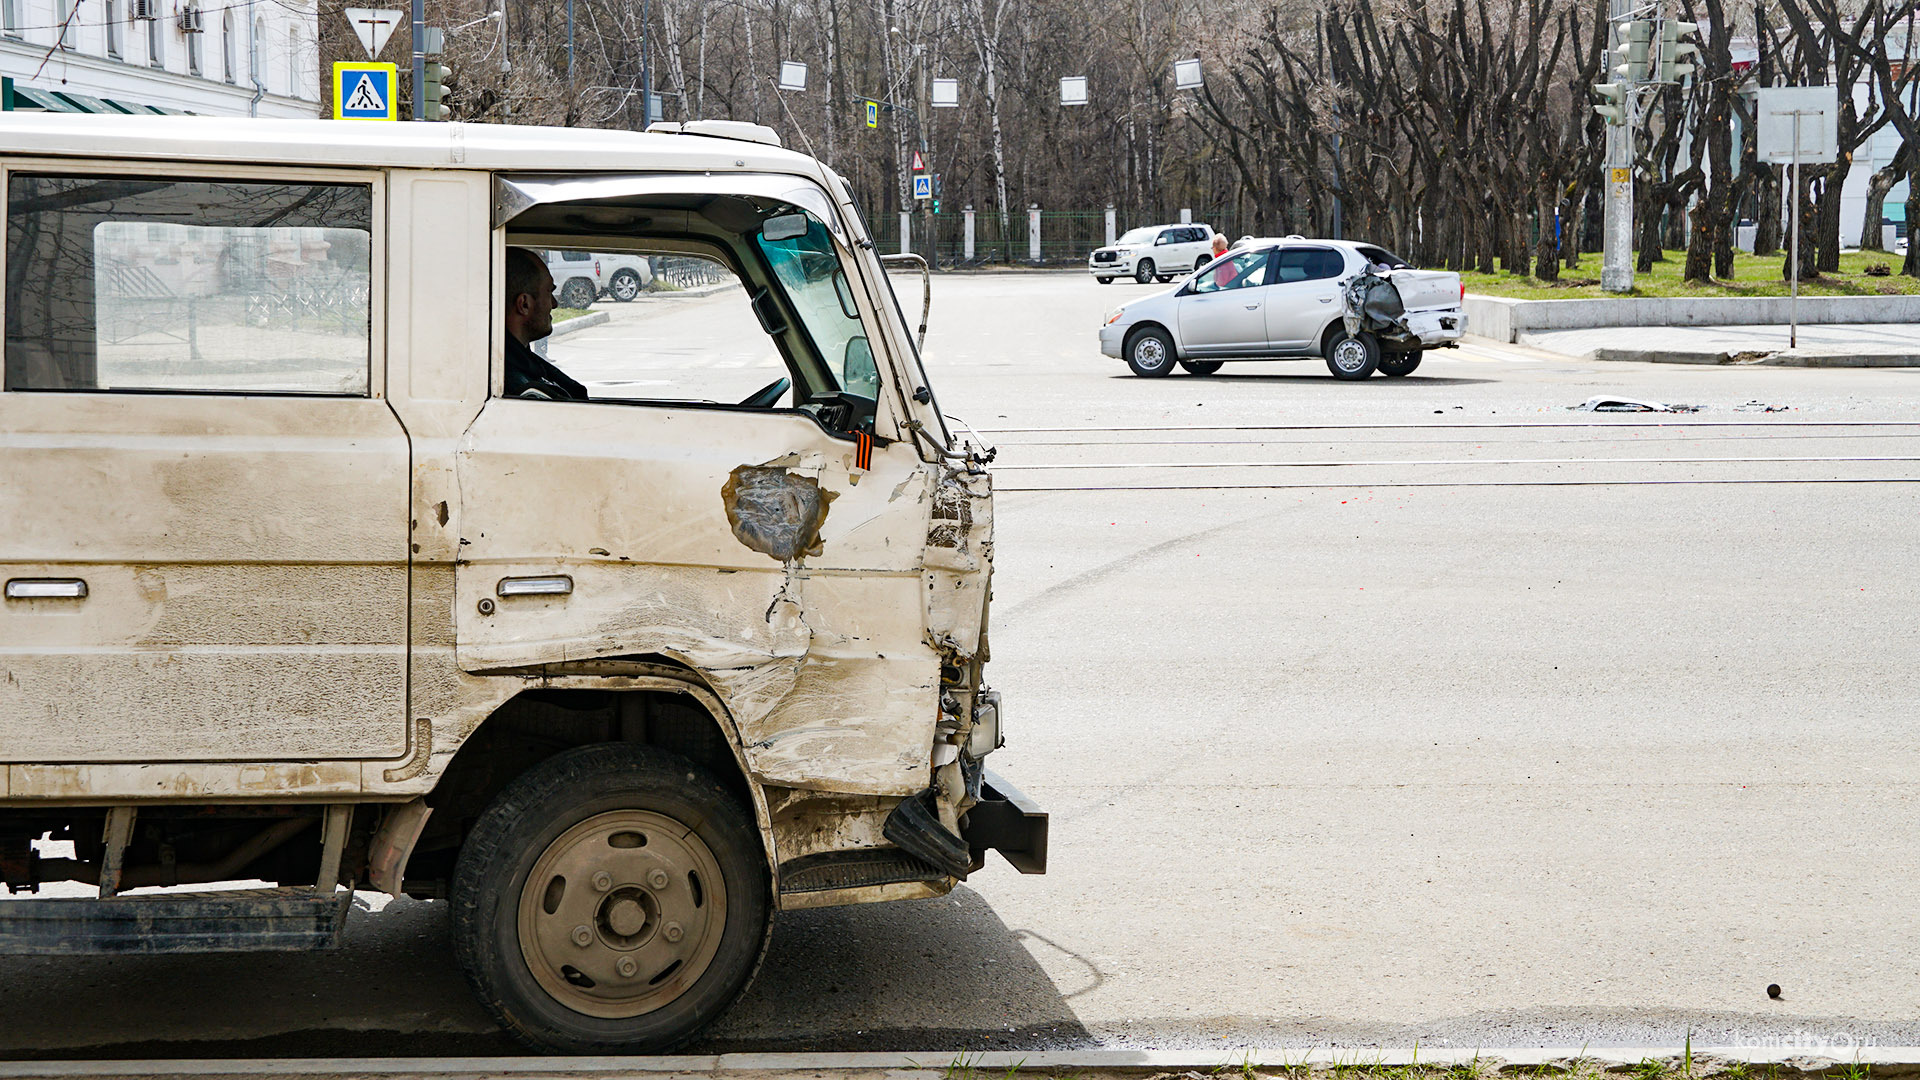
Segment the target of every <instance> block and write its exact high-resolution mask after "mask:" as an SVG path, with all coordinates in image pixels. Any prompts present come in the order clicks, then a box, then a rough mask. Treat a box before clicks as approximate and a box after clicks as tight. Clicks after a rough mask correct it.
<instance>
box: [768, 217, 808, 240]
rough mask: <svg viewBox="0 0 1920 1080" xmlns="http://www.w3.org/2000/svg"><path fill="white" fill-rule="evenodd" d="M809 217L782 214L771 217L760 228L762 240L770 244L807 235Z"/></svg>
mask: <svg viewBox="0 0 1920 1080" xmlns="http://www.w3.org/2000/svg"><path fill="white" fill-rule="evenodd" d="M807 226H808V222H807V215H805V214H781V215H780V216H779V217H770V218H768V219H767V220H766V221H765V222H764V223H762V224H761V226H760V236H761V238H763V239H765V240H767V241H768V242H769V243H771V242H773V241H778V240H794V239H798V238H799V237H802V236H805V235H807Z"/></svg>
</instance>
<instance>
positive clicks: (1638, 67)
mask: <svg viewBox="0 0 1920 1080" xmlns="http://www.w3.org/2000/svg"><path fill="white" fill-rule="evenodd" d="M1614 30H1615V31H1616V32H1617V33H1618V34H1619V35H1620V37H1619V42H1620V44H1619V45H1617V46H1616V47H1615V48H1614V51H1613V56H1614V64H1615V66H1614V68H1613V74H1614V75H1616V76H1618V77H1619V78H1622V79H1626V80H1627V81H1629V82H1637V81H1639V80H1641V79H1644V78H1646V77H1647V53H1648V51H1649V46H1650V45H1651V44H1652V42H1653V24H1652V23H1650V22H1648V21H1647V20H1645V19H1629V20H1627V21H1625V22H1619V23H1615V24H1614Z"/></svg>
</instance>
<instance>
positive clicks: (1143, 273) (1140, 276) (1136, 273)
mask: <svg viewBox="0 0 1920 1080" xmlns="http://www.w3.org/2000/svg"><path fill="white" fill-rule="evenodd" d="M1133 280H1135V281H1137V282H1139V283H1140V284H1142V285H1145V284H1147V283H1148V282H1150V281H1152V280H1153V260H1152V259H1141V260H1140V262H1139V265H1137V266H1135V267H1134V268H1133Z"/></svg>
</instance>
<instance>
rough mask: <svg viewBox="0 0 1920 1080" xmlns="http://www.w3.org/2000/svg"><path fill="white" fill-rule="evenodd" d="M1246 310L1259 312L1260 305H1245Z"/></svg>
mask: <svg viewBox="0 0 1920 1080" xmlns="http://www.w3.org/2000/svg"><path fill="white" fill-rule="evenodd" d="M1247 310H1248V311H1259V310H1260V305H1259V304H1248V305H1247Z"/></svg>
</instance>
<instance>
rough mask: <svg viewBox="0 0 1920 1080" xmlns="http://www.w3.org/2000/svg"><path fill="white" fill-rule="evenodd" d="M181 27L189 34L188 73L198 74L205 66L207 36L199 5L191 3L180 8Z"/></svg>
mask: <svg viewBox="0 0 1920 1080" xmlns="http://www.w3.org/2000/svg"><path fill="white" fill-rule="evenodd" d="M180 29H181V31H182V32H183V33H185V34H186V36H187V74H189V75H198V74H200V69H201V68H202V67H203V66H204V65H202V63H201V60H202V59H204V57H205V53H206V37H207V35H206V33H205V32H204V27H203V24H202V23H201V22H200V8H199V6H198V5H194V4H189V5H187V6H186V7H183V8H181V9H180Z"/></svg>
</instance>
